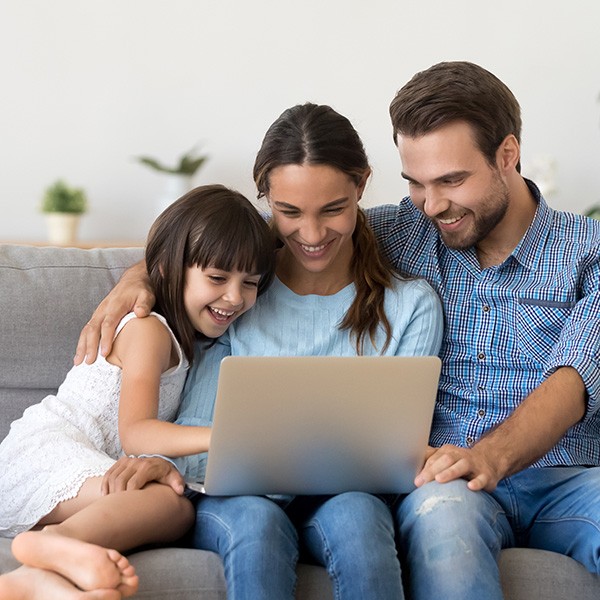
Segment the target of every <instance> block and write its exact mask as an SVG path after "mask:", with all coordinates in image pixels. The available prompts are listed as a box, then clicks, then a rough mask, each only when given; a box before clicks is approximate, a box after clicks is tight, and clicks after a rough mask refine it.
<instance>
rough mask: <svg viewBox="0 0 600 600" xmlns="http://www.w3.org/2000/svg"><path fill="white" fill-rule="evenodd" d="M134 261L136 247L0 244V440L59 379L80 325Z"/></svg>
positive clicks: (67, 365) (72, 351)
mask: <svg viewBox="0 0 600 600" xmlns="http://www.w3.org/2000/svg"><path fill="white" fill-rule="evenodd" d="M141 258H143V249H141V248H119V249H94V250H82V249H79V248H60V249H57V248H50V247H48V248H46V247H42V248H35V247H30V246H11V245H0V281H1V282H2V285H1V286H0V339H1V340H2V344H0V365H2V369H0V439H3V438H4V436H5V435H6V433H7V432H8V424H9V423H10V422H11V421H13V420H14V419H16V418H18V417H20V416H21V414H22V412H23V410H24V409H25V408H26V407H27V406H28V405H29V404H32V403H33V402H39V401H40V400H41V399H42V398H43V397H44V396H45V395H47V394H48V393H51V392H53V391H54V390H56V388H57V387H58V386H59V385H60V383H62V381H63V379H64V377H65V375H66V373H67V371H68V370H69V369H70V368H71V365H72V362H73V355H74V354H75V347H76V344H77V339H78V337H79V332H80V331H81V328H82V327H83V326H84V325H85V323H86V322H87V321H88V319H89V318H90V316H91V314H92V312H93V310H94V308H95V307H96V306H97V305H98V303H99V302H100V301H101V300H102V298H103V297H104V296H105V295H106V294H107V293H108V292H109V291H110V290H111V288H112V287H113V286H114V284H115V283H116V282H117V281H118V279H119V277H120V276H121V274H122V273H123V271H125V269H126V268H127V267H129V266H130V265H132V264H134V263H135V262H137V261H138V260H140V259H141ZM57 300H60V301H57Z"/></svg>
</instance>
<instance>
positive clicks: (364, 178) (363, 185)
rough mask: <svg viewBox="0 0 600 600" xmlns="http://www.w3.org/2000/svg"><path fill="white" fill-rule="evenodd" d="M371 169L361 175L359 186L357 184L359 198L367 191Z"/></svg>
mask: <svg viewBox="0 0 600 600" xmlns="http://www.w3.org/2000/svg"><path fill="white" fill-rule="evenodd" d="M371 172H372V171H371V169H370V168H369V169H367V170H366V171H365V173H364V175H363V176H362V177H361V179H360V181H359V182H358V186H357V192H358V200H360V199H361V198H362V195H363V193H364V191H365V188H366V187H367V181H368V180H369V177H371Z"/></svg>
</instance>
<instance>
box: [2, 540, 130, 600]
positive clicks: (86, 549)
mask: <svg viewBox="0 0 600 600" xmlns="http://www.w3.org/2000/svg"><path fill="white" fill-rule="evenodd" d="M12 551H13V554H14V556H15V558H16V559H17V560H18V561H19V562H21V563H23V564H24V565H27V566H30V567H36V568H37V569H45V570H47V571H54V572H55V573H58V574H59V575H62V577H64V578H65V579H67V580H69V581H70V582H72V583H73V584H74V585H75V586H77V587H78V588H80V589H81V590H108V589H114V590H117V591H118V592H119V594H120V595H121V596H122V597H123V598H126V597H128V596H132V595H133V594H135V592H136V591H137V589H138V585H139V581H138V576H137V575H136V574H135V569H134V568H133V566H132V565H131V564H129V561H128V560H127V558H126V557H124V556H123V555H122V554H121V553H119V552H117V551H116V550H109V549H106V548H102V547H101V546H96V545H95V544H88V543H87V542H82V541H81V540H76V539H74V538H70V537H66V536H63V535H60V534H57V533H53V532H52V530H51V529H50V528H47V529H46V530H44V531H26V532H24V533H20V534H19V535H18V536H17V537H15V539H14V540H13V543H12Z"/></svg>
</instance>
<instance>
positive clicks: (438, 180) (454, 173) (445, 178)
mask: <svg viewBox="0 0 600 600" xmlns="http://www.w3.org/2000/svg"><path fill="white" fill-rule="evenodd" d="M470 173H471V171H465V170H462V171H450V172H449V173H444V174H443V175H440V176H439V177H436V178H435V179H433V183H444V182H445V181H448V179H455V178H461V177H466V176H467V175H470ZM401 176H402V178H403V179H406V181H408V182H410V183H419V182H418V181H417V180H416V179H413V178H412V177H410V175H407V174H406V173H405V172H404V171H402V173H401Z"/></svg>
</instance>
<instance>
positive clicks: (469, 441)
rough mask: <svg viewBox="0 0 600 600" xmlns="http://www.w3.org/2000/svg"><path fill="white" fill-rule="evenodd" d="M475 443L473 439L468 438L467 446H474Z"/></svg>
mask: <svg viewBox="0 0 600 600" xmlns="http://www.w3.org/2000/svg"><path fill="white" fill-rule="evenodd" d="M474 443H475V440H474V439H473V438H472V437H468V438H467V445H469V446H472V445H473V444H474Z"/></svg>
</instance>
